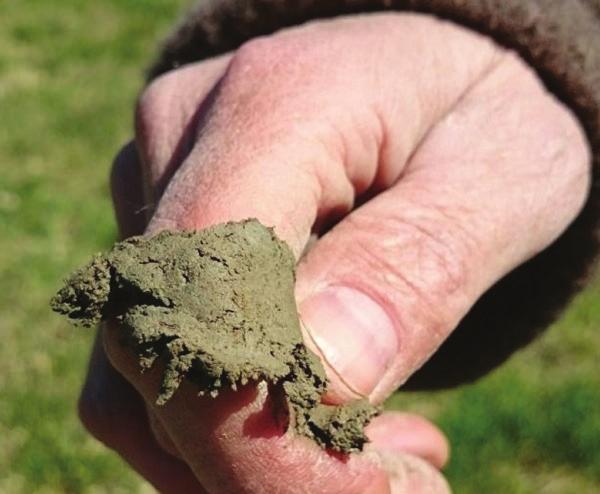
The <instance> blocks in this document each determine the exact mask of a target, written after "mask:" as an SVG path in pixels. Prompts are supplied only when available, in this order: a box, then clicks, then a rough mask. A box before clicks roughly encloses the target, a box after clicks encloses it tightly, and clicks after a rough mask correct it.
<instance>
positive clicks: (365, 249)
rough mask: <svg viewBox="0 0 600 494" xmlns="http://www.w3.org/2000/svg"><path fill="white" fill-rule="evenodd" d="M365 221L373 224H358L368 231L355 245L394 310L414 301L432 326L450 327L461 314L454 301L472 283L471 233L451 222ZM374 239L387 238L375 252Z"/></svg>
mask: <svg viewBox="0 0 600 494" xmlns="http://www.w3.org/2000/svg"><path fill="white" fill-rule="evenodd" d="M366 221H367V222H368V223H370V226H366V225H355V226H354V228H355V231H365V232H369V234H367V235H362V236H359V238H358V239H357V241H356V242H355V244H354V247H353V249H357V251H358V252H357V256H358V258H360V259H362V263H363V266H364V270H362V272H363V273H368V274H369V276H370V277H372V279H373V280H374V281H375V283H376V284H377V285H379V287H380V288H379V289H378V290H379V291H380V292H381V293H382V294H384V296H385V297H386V298H388V301H389V303H390V306H391V307H395V308H398V307H402V308H403V309H404V308H406V306H407V303H410V305H411V306H412V308H413V310H415V311H416V312H417V313H418V315H419V317H420V318H425V319H426V320H427V321H428V323H429V325H430V326H431V327H434V328H435V327H438V326H439V325H440V324H448V321H449V320H450V318H451V317H453V315H454V314H455V312H456V311H455V307H454V306H453V305H454V304H453V302H452V300H453V299H455V298H456V297H457V296H458V297H460V296H461V292H462V291H463V290H464V289H465V287H466V286H467V284H468V283H469V267H468V262H469V261H468V260H469V258H470V256H471V251H472V246H471V242H470V241H468V240H465V236H466V235H465V234H464V233H462V231H461V229H460V228H455V227H452V226H451V225H450V222H449V221H445V222H443V221H440V220H435V221H434V220H431V221H424V220H423V219H421V220H420V221H413V220H408V219H406V218H388V219H385V220H383V221H382V219H381V218H373V219H371V220H369V219H367V220H366ZM374 232H375V235H373V233H374ZM373 238H380V239H382V240H381V242H380V243H379V246H378V248H376V249H374V248H373ZM409 301H410V302H409Z"/></svg>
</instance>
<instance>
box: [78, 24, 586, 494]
mask: <svg viewBox="0 0 600 494" xmlns="http://www.w3.org/2000/svg"><path fill="white" fill-rule="evenodd" d="M136 144H137V149H138V151H139V152H136V151H135V149H134V148H133V147H132V146H129V147H127V148H125V150H124V151H123V153H121V155H120V157H119V158H118V159H117V163H116V166H115V173H114V176H113V191H114V196H115V206H116V210H117V213H118V217H119V221H120V225H121V229H122V232H123V235H124V236H128V235H131V234H135V233H140V232H141V231H142V230H143V229H144V227H145V221H144V218H143V216H142V215H141V214H139V210H140V209H143V208H142V205H145V204H151V205H153V206H155V211H154V214H153V215H152V217H151V221H150V223H149V225H148V228H147V230H146V231H147V232H153V231H157V230H160V229H164V228H169V229H199V228H203V227H206V226H209V225H211V224H215V223H221V222H224V221H230V220H241V219H245V218H248V217H256V218H258V219H259V220H260V221H261V222H262V223H264V224H267V225H270V226H273V227H274V228H275V230H276V231H277V233H278V235H279V236H280V237H281V238H283V239H285V240H286V241H287V242H288V243H289V244H290V246H291V247H292V248H293V250H294V252H295V253H296V255H297V256H300V254H301V253H302V251H303V250H304V248H305V246H306V244H307V242H308V240H309V237H310V235H311V233H317V234H320V235H322V237H321V238H320V239H319V240H318V241H317V242H316V243H315V244H314V245H313V247H312V248H311V250H310V251H309V252H308V254H307V255H306V256H305V257H304V258H303V260H302V262H301V263H300V264H299V266H298V278H297V292H296V294H297V300H298V306H299V310H300V315H301V318H302V320H303V323H304V329H305V339H306V343H307V345H309V346H310V347H311V348H312V349H313V350H314V351H315V352H316V353H317V354H319V355H320V356H321V357H322V358H323V361H324V363H325V366H326V369H327V372H328V376H329V378H330V380H331V385H330V387H331V391H330V392H329V393H328V395H327V397H326V399H327V400H328V401H330V402H335V403H340V402H345V401H349V400H352V399H354V398H356V397H359V396H368V397H369V398H370V400H371V401H373V402H375V403H379V402H381V401H382V400H383V399H385V398H386V397H387V396H388V395H389V394H390V393H391V392H392V391H394V390H395V389H396V388H397V387H398V386H399V385H400V384H401V383H402V382H403V381H404V380H406V379H407V378H408V376H410V375H411V373H412V372H414V371H415V370H416V369H418V368H419V367H420V366H421V365H422V364H423V363H424V362H425V361H426V360H427V358H428V357H429V356H430V355H431V354H432V353H433V352H435V350H436V348H437V347H438V346H439V345H440V344H441V343H442V342H443V340H444V339H445V338H446V337H447V336H448V335H449V333H450V332H451V331H452V330H453V329H454V328H455V327H456V325H457V324H458V322H459V321H460V319H461V318H462V317H463V316H464V315H465V314H466V313H467V311H468V310H469V308H470V307H471V306H472V305H473V304H474V302H475V301H476V300H477V299H478V297H479V296H480V295H481V294H482V293H483V292H484V291H485V290H487V289H488V288H489V287H490V286H491V285H492V284H493V283H495V282H496V281H497V280H498V279H500V278H501V277H502V276H503V275H505V274H506V273H508V272H509V271H510V270H512V269H514V268H515V267H516V266H518V265H519V264H521V263H523V262H524V261H526V260H527V259H529V258H530V257H532V256H533V255H535V254H536V253H537V252H539V251H541V250H543V249H544V248H545V247H546V246H548V245H549V244H550V243H551V242H552V241H553V240H554V239H556V238H557V237H558V236H559V235H560V233H561V232H562V231H563V230H564V229H565V228H566V226H567V225H568V224H569V222H570V221H571V220H572V219H574V218H575V216H576V214H577V212H578V211H579V210H580V208H581V206H582V205H583V203H584V200H585V197H586V193H587V189H588V187H589V180H590V179H589V176H590V173H589V151H588V148H587V145H586V142H585V138H584V135H583V132H582V130H581V129H580V126H579V125H578V123H577V121H576V120H575V118H574V117H573V116H572V115H571V113H570V112H569V111H568V110H567V109H566V108H564V107H563V106H562V105H561V104H560V103H558V102H557V101H556V100H555V99H554V98H553V97H552V96H551V95H550V94H549V93H548V92H547V91H546V90H545V89H544V87H543V86H542V84H541V83H540V82H539V80H538V79H537V77H536V76H535V74H534V73H533V72H532V71H531V70H530V69H529V68H528V67H527V66H526V65H525V64H524V63H523V62H521V61H520V60H519V59H518V58H517V57H516V56H514V55H512V54H510V53H508V52H506V51H503V50H502V49H500V48H498V47H496V46H495V45H494V44H492V43H491V42H490V41H488V40H487V39H486V38H484V37H482V36H479V35H476V34H473V33H471V32H469V31H467V30H464V29H462V28H459V27H457V26H454V25H452V24H448V23H442V22H440V21H437V20H434V19H433V18H429V17H425V16H417V15H406V14H384V15H372V16H354V17H350V18H340V19H336V20H333V21H327V22H321V23H314V24H310V25H306V26H302V27H299V28H294V29H290V30H286V31H282V32H281V33H279V34H276V35H274V36H271V37H267V38H262V39H257V40H254V41H251V42H250V43H248V44H246V45H244V46H243V47H242V48H240V49H239V50H238V51H236V52H235V53H233V54H230V55H227V56H223V57H220V58H217V59H213V60H209V61H206V62H202V63H198V64H193V65H190V66H187V67H183V68H181V69H178V70H175V71H173V72H171V73H169V74H166V75H165V76H163V77H161V78H160V79H158V80H156V81H155V82H154V83H153V84H152V85H151V86H150V87H149V88H148V89H147V90H146V91H145V92H144V94H143V95H142V97H141V99H140V103H139V106H138V111H137V120H136ZM138 155H139V160H138V159H137V158H138ZM142 189H143V192H144V193H142ZM132 191H134V192H133V193H132ZM557 198H559V200H558V201H557ZM557 202H558V205H557ZM136 212H137V213H138V214H136ZM333 225H334V226H333ZM332 226H333V228H331V227H332ZM330 228H331V229H330ZM117 330H118V329H117V328H115V327H114V326H108V327H106V328H105V329H104V330H103V332H102V334H101V338H102V339H103V342H104V346H105V348H106V351H107V354H108V356H109V358H110V360H111V362H112V364H113V365H114V367H116V368H117V369H118V370H119V372H120V373H122V374H123V375H124V376H125V377H126V378H127V381H128V382H129V383H131V384H132V385H133V386H134V388H135V389H136V390H137V392H138V393H139V394H136V391H134V389H133V388H131V387H130V384H129V383H128V382H127V381H125V380H124V379H123V378H122V377H120V375H119V374H118V373H117V372H116V371H115V370H114V369H113V367H112V366H111V365H110V363H109V362H108V361H107V360H106V356H105V355H104V353H103V351H102V348H101V347H100V346H97V348H96V349H95V351H94V355H93V358H92V363H91V366H90V374H89V376H88V380H87V383H86V386H85V388H84V391H83V394H82V399H81V414H82V418H83V421H84V423H85V424H86V425H87V427H88V428H89V429H90V430H91V432H92V433H93V434H95V435H96V436H97V437H98V438H99V439H100V440H102V441H104V442H105V443H107V444H108V445H109V446H110V447H113V448H114V449H116V450H117V451H119V452H120V453H121V454H122V455H123V456H124V457H125V458H126V459H127V460H128V461H129V462H130V463H131V464H132V465H133V466H134V468H136V469H137V470H138V471H140V473H142V475H144V476H145V477H146V478H147V479H148V480H150V481H151V482H152V483H153V484H154V485H156V486H157V487H158V488H159V489H160V490H162V491H164V492H209V493H221V492H225V493H231V492H236V493H237V492H249V493H259V492H267V493H271V492H282V493H293V492H315V493H316V492H323V493H329V492H343V493H354V492H356V493H368V492H371V493H377V494H379V493H386V492H390V490H391V492H406V493H409V492H410V493H414V492H446V491H447V487H446V485H445V483H444V481H443V479H442V477H441V475H440V474H439V473H438V472H437V470H436V468H439V467H441V466H442V465H443V463H444V462H445V460H446V457H447V446H446V443H445V440H444V438H443V436H442V435H441V433H440V432H439V431H437V429H435V428H434V427H433V426H432V425H430V424H429V423H427V422H426V421H424V420H423V419H420V418H418V417H414V416H407V415H399V414H384V415H383V416H381V417H379V418H377V419H375V420H374V421H373V423H372V424H371V425H370V426H369V428H368V433H369V436H370V438H371V441H372V442H371V443H370V445H369V446H368V448H367V451H366V452H365V453H364V454H361V455H351V456H350V457H349V458H340V457H339V456H335V455H330V454H327V453H325V452H323V451H322V450H320V449H319V448H318V447H317V446H315V445H313V444H310V443H308V442H307V441H306V440H304V439H302V438H294V437H291V435H289V434H283V431H281V430H279V429H278V428H277V426H276V424H275V422H274V420H273V419H272V416H271V414H270V409H269V403H270V402H269V399H268V397H267V396H265V394H264V393H259V392H257V390H256V389H255V388H253V387H245V388H243V389H242V390H241V391H238V392H237V393H230V394H225V395H223V396H220V397H218V398H217V399H214V400H213V399H211V398H198V397H196V396H195V393H194V390H193V388H192V387H191V386H189V385H186V386H184V387H183V388H182V389H181V390H180V391H178V392H177V394H176V395H175V396H174V397H173V399H172V400H171V401H170V402H169V403H168V404H167V405H166V406H164V407H157V406H155V405H154V399H155V396H156V389H157V373H158V372H151V373H149V374H145V375H144V376H141V375H140V374H139V371H138V369H137V364H136V359H135V358H132V356H131V355H129V354H128V352H127V350H126V349H125V348H123V347H122V346H121V345H120V344H118V343H117V341H118V339H117V338H116V336H115V334H116V331H117ZM482 330H483V329H482ZM157 371H158V370H157ZM140 397H141V398H140ZM145 409H147V411H148V418H149V424H148V421H147V420H146V415H145ZM250 417H252V419H250ZM249 422H252V424H253V425H252V428H251V429H252V431H250V430H249V428H248V427H247V424H248V423H249ZM167 451H168V452H169V453H167ZM390 486H391V487H390Z"/></svg>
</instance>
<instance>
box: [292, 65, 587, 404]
mask: <svg viewBox="0 0 600 494" xmlns="http://www.w3.org/2000/svg"><path fill="white" fill-rule="evenodd" d="M516 67H517V68H516V69H515V66H514V64H512V65H511V64H510V63H509V64H504V65H502V66H499V67H498V68H497V69H496V71H495V72H493V73H491V74H490V76H489V77H488V78H487V79H485V80H482V81H481V82H480V83H479V84H478V85H476V86H475V87H474V88H473V89H472V90H471V91H470V92H469V93H468V94H466V95H465V97H464V98H463V99H462V100H461V101H460V102H459V103H457V105H456V107H455V108H454V109H453V111H452V112H451V113H450V114H449V116H448V117H447V118H446V119H444V120H442V121H441V122H439V123H438V124H437V125H436V126H435V127H434V128H433V129H431V131H430V133H429V134H428V135H427V137H426V138H425V139H424V140H423V142H422V143H421V145H420V146H419V148H418V149H417V150H416V152H415V153H414V155H413V156H412V158H411V159H410V161H409V163H408V164H407V166H406V169H405V171H404V174H403V176H402V177H401V179H400V180H399V181H398V182H396V184H395V185H393V186H392V187H390V188H389V189H387V190H386V191H384V192H383V193H381V194H379V195H377V196H376V197H375V198H373V199H371V200H370V201H368V202H367V203H365V204H364V205H363V206H361V207H359V208H358V209H355V210H354V211H352V212H351V213H350V214H349V215H348V216H347V217H345V218H344V219H343V220H342V221H341V222H340V223H338V224H337V225H336V226H335V227H334V228H333V229H332V230H330V231H329V232H328V233H327V234H325V235H324V236H323V237H322V238H321V239H320V240H319V241H318V242H316V244H315V245H314V247H313V249H312V250H311V251H310V252H309V253H308V254H307V256H306V257H305V259H304V261H303V262H302V264H301V265H300V266H299V271H298V281H297V298H298V300H299V301H300V302H299V303H300V315H301V319H302V321H303V327H304V331H305V338H306V340H307V342H308V344H309V345H311V346H312V349H313V351H316V352H317V353H318V354H319V355H320V356H321V357H322V359H323V361H324V362H325V364H326V366H327V370H328V375H329V376H330V378H331V381H332V386H331V391H330V393H329V395H328V396H327V397H326V399H327V401H330V402H333V403H340V402H345V401H348V400H350V399H355V398H357V397H361V396H362V397H369V399H370V400H371V401H372V402H375V403H377V402H380V401H382V400H384V399H385V398H386V397H387V396H388V395H389V394H390V393H391V392H392V391H393V390H395V389H396V388H397V387H398V386H399V385H401V384H402V383H403V382H404V381H405V380H406V379H407V378H408V377H409V376H410V375H411V374H412V373H413V372H414V371H415V370H417V369H418V368H419V367H420V366H422V365H423V364H424V363H425V362H426V361H427V359H428V358H429V357H430V356H431V355H432V354H433V353H434V352H435V351H436V350H437V348H438V347H439V345H440V344H441V343H442V342H443V341H444V339H446V338H447V337H448V336H449V334H450V333H451V332H452V330H453V329H454V328H455V327H456V326H457V325H458V323H459V322H460V320H461V319H462V318H463V317H464V316H465V315H466V313H467V312H468V310H469V309H470V308H471V307H472V306H473V304H474V303H475V302H476V301H477V299H478V298H479V297H480V296H481V295H482V294H483V293H484V292H485V291H486V290H487V289H489V288H490V287H491V286H492V285H493V284H494V283H496V282H497V281H498V280H499V279H500V278H502V277H503V276H504V275H505V274H507V273H508V272H509V271H511V270H512V269H514V268H515V267H517V266H518V265H520V264H521V263H523V262H525V261H526V260H527V259H529V258H531V257H532V256H534V255H535V254H536V253H538V252H540V251H541V250H543V249H545V248H546V247H547V246H548V245H550V244H551V243H552V242H553V241H554V240H555V239H556V238H557V237H558V236H559V235H560V234H561V232H562V231H563V230H564V229H565V228H566V226H567V225H568V224H569V222H570V221H572V219H573V218H574V217H575V216H576V214H577V212H578V211H579V209H580V207H581V206H582V202H583V199H584V198H585V190H586V187H587V178H586V175H585V174H583V173H579V172H574V170H587V167H586V166H585V165H583V164H584V163H585V162H586V160H587V150H586V147H585V145H584V144H583V139H582V133H581V130H580V129H579V128H578V126H577V124H576V122H575V121H574V119H573V117H572V116H571V115H570V114H569V113H568V112H567V111H566V110H565V109H564V108H563V107H561V106H560V105H559V104H558V103H557V102H556V101H554V100H552V99H551V98H549V97H548V96H547V94H546V93H545V92H544V91H542V90H540V88H539V85H537V83H536V81H535V80H534V79H532V78H529V79H527V78H522V80H525V81H527V82H528V84H527V85H525V84H523V85H522V86H521V88H520V89H519V90H518V91H516V90H515V91H508V90H506V89H505V88H504V87H503V85H505V84H506V83H505V81H506V80H507V78H508V77H509V74H512V73H514V72H516V73H520V74H521V75H522V74H523V71H522V68H521V67H520V66H519V65H518V64H517V66H516ZM498 105H502V106H503V107H507V108H508V107H510V108H512V109H513V111H512V112H509V111H507V112H504V113H498V112H496V113H494V108H495V107H496V108H497V107H498ZM549 142H550V143H553V144H552V145H554V146H557V148H558V149H559V150H560V152H559V153H558V154H556V155H550V154H549V153H548V151H547V148H548V143H549ZM557 163H560V167H559V166H557ZM540 170H547V171H548V172H547V173H545V174H544V175H543V176H542V174H541V172H540ZM554 197H561V198H563V199H564V200H563V201H562V203H561V208H558V209H557V208H555V207H553V202H554V199H553V198H554ZM481 330H482V331H484V330H485V328H482V329H481Z"/></svg>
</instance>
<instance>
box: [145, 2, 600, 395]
mask: <svg viewBox="0 0 600 494" xmlns="http://www.w3.org/2000/svg"><path fill="white" fill-rule="evenodd" d="M386 10H387V11H411V12H421V13H427V14H433V15H436V16H438V17H440V18H443V19H446V20H450V21H454V22H456V23H458V24H461V25H463V26H465V27H468V28H471V29H474V30H476V31H478V32H481V33H483V34H486V35H489V36H491V37H492V38H493V39H495V41H496V42H497V43H499V44H500V45H503V46H505V47H507V48H509V49H513V50H515V51H516V52H518V53H519V54H520V56H521V57H522V58H523V59H524V60H526V61H527V62H528V63H529V64H530V65H531V66H532V67H534V68H535V69H536V70H537V73H538V74H539V76H540V77H541V79H542V80H543V81H544V83H545V84H546V86H547V88H548V89H549V90H551V91H552V92H553V93H554V94H555V95H556V96H557V97H558V98H559V99H560V100H561V101H563V102H564V103H565V104H566V105H567V106H569V107H570V108H571V109H572V111H573V112H574V113H575V114H576V115H577V116H578V117H579V119H580V121H581V123H582V124H583V127H584V128H585V131H586V133H587V137H588V139H589V143H590V145H591V147H592V152H593V185H592V191H591V194H590V197H589V199H588V201H587V203H586V205H585V208H584V210H583V211H582V212H581V214H580V215H579V216H578V217H577V219H576V220H575V222H574V223H572V225H571V226H570V227H569V229H568V230H567V231H566V232H565V233H564V234H563V235H562V236H561V237H560V238H559V239H558V240H556V241H555V242H554V243H553V244H552V245H551V246H550V247H548V248H547V249H546V250H545V251H543V252H542V253H540V254H538V255H537V256H536V257H534V258H533V259H531V260H530V261H528V262H527V263H525V264H523V265H522V266H520V267H519V268H517V269H516V270H514V271H513V272H512V273H510V274H509V275H507V276H506V277H505V278H503V279H502V280H501V281H499V282H498V283H497V284H496V285H495V286H494V287H492V288H491V289H490V290H489V291H488V292H487V293H485V294H484V295H483V297H482V298H481V299H480V300H479V301H478V302H477V304H476V305H475V306H474V307H473V308H472V310H471V311H470V312H469V314H468V315H467V316H466V318H465V319H464V320H463V321H462V322H461V323H460V325H459V327H458V328H457V329H456V330H455V331H454V333H453V334H452V335H451V336H450V338H449V339H448V340H447V341H446V342H445V343H444V344H443V346H442V347H441V348H440V350H439V351H438V352H437V353H436V354H435V355H434V356H433V357H432V358H431V359H430V361H429V362H428V363H427V364H425V366H424V367H423V368H422V369H421V370H420V371H418V372H417V373H416V374H415V375H414V376H413V377H412V378H411V380H410V381H409V382H408V383H407V384H406V385H405V387H408V388H413V389H417V388H418V389H423V388H427V389H433V388H441V387H448V386H453V385H457V384H460V383H463V382H469V381H473V380H475V379H477V378H478V377H480V376H482V375H484V374H485V373H487V372H488V371H489V370H491V369H493V368H494V367H496V366H497V365H499V364H500V363H502V362H503V361H505V360H506V359H507V358H508V357H509V356H510V355H511V354H512V353H513V352H514V351H515V350H517V349H519V348H521V347H523V346H524V345H526V344H527V343H529V342H530V341H532V340H533V339H534V338H535V337H536V336H537V335H538V334H539V333H540V332H542V331H543V329H544V328H546V327H548V326H549V325H550V324H551V323H552V322H553V321H554V320H555V319H556V318H557V317H558V316H559V314H560V313H561V311H562V310H563V309H564V308H565V307H566V306H567V305H568V303H569V301H570V300H571V298H572V297H573V295H574V294H576V293H577V292H578V291H579V290H581V288H582V287H583V286H584V285H585V283H586V281H587V280H588V279H589V276H590V274H591V272H592V268H593V266H594V264H595V259H596V257H597V255H598V252H599V248H600V232H599V224H600V221H599V216H600V0H568V1H566V0H244V1H235V0H210V1H204V2H202V4H201V5H200V6H199V7H198V8H197V9H196V10H195V11H193V12H192V13H191V14H189V15H188V16H187V17H186V18H185V20H184V22H183V23H182V24H181V25H180V26H179V28H178V29H176V31H175V32H174V33H173V34H172V35H171V36H170V37H169V38H168V39H167V40H166V42H165V43H164V45H163V47H162V50H161V51H160V54H159V56H158V58H157V60H156V61H155V63H154V65H153V66H152V67H151V68H150V70H149V72H148V78H149V79H150V80H151V79H153V78H154V77H156V76H158V75H160V74H162V73H164V72H167V71H169V70H172V69H174V68H176V67H179V66H181V65H184V64H186V63H190V62H194V61H199V60H202V59H205V58H209V57H212V56H215V55H218V54H221V53H224V52H227V51H230V50H233V49H235V48H237V47H239V46H240V45H241V44H242V43H243V42H245V41H247V40H249V39H251V38H253V37H256V36H259V35H267V34H270V33H273V32H274V31H276V30H279V29H281V28H284V27H287V26H292V25H297V24H300V23H303V22H306V21H309V20H313V19H318V18H327V17H335V16H339V15H347V14H353V13H365V12H375V11H386ZM560 203H561V198H560V197H557V198H556V207H557V208H559V207H560Z"/></svg>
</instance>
